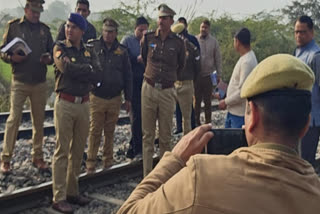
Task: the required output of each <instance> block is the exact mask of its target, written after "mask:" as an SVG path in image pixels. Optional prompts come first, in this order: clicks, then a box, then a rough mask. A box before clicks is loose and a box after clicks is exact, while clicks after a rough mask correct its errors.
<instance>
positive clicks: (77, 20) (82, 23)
mask: <svg viewBox="0 0 320 214" xmlns="http://www.w3.org/2000/svg"><path fill="white" fill-rule="evenodd" d="M68 20H69V21H70V22H72V23H74V24H75V25H77V26H78V27H79V28H80V29H81V30H83V31H86V30H87V25H88V23H87V21H86V20H85V18H83V17H82V16H81V15H80V14H78V13H70V15H69V18H68Z"/></svg>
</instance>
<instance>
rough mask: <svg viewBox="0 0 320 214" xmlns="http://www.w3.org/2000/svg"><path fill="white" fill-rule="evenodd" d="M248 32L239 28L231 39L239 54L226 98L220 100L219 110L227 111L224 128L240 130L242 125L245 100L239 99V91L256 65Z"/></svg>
mask: <svg viewBox="0 0 320 214" xmlns="http://www.w3.org/2000/svg"><path fill="white" fill-rule="evenodd" d="M250 39H251V35H250V31H249V30H248V29H247V28H241V29H240V30H238V32H236V34H235V36H234V38H233V47H234V49H235V50H236V51H237V52H238V53H239V54H240V58H239V60H238V62H237V64H236V66H235V67H234V70H233V72H232V76H231V79H230V82H229V85H228V89H227V97H226V98H225V99H222V100H220V102H219V108H220V109H226V108H227V109H228V114H227V118H226V122H225V128H241V127H242V125H243V124H244V113H245V110H246V100H245V99H242V98H241V97H240V91H241V88H242V85H243V83H244V81H245V80H246V78H247V76H248V75H249V74H250V72H251V71H252V70H253V68H254V67H256V65H257V64H258V62H257V58H256V55H255V54H254V52H253V51H252V50H251V46H250Z"/></svg>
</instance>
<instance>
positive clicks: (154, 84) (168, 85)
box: [144, 78, 174, 89]
mask: <svg viewBox="0 0 320 214" xmlns="http://www.w3.org/2000/svg"><path fill="white" fill-rule="evenodd" d="M144 79H145V80H146V82H147V83H148V84H149V85H151V86H152V87H154V88H157V89H166V88H172V87H174V82H171V83H158V82H155V81H153V80H151V79H149V78H144Z"/></svg>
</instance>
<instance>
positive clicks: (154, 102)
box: [141, 81, 177, 176]
mask: <svg viewBox="0 0 320 214" xmlns="http://www.w3.org/2000/svg"><path fill="white" fill-rule="evenodd" d="M176 97H177V95H176V90H175V88H173V87H172V88H167V89H157V88H154V87H152V86H151V85H149V84H148V83H147V82H146V81H144V82H143V84H142V91H141V106H142V108H141V111H142V133H143V145H142V153H143V174H144V176H146V175H148V174H149V173H150V172H151V171H152V167H153V166H152V156H153V154H154V136H155V130H156V121H157V120H158V123H159V147H160V156H161V157H162V155H163V154H164V152H166V151H170V150H171V147H172V142H171V140H172V119H173V113H174V110H175V106H176Z"/></svg>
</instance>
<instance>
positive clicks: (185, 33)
mask: <svg viewBox="0 0 320 214" xmlns="http://www.w3.org/2000/svg"><path fill="white" fill-rule="evenodd" d="M178 22H179V23H181V24H184V30H183V31H182V32H181V34H182V35H183V36H184V37H185V38H187V39H188V40H189V42H191V43H192V44H193V45H195V46H196V47H197V49H198V50H199V51H200V44H199V42H198V40H197V38H196V37H195V36H193V35H191V34H189V33H188V30H187V29H188V22H187V20H186V18H184V17H180V18H179V19H178ZM192 99H193V98H192ZM195 127H196V122H195V118H194V108H193V103H192V106H191V128H192V129H194V128H195ZM180 132H182V114H181V109H180V105H179V103H177V105H176V131H175V132H174V133H175V134H178V133H180Z"/></svg>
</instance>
